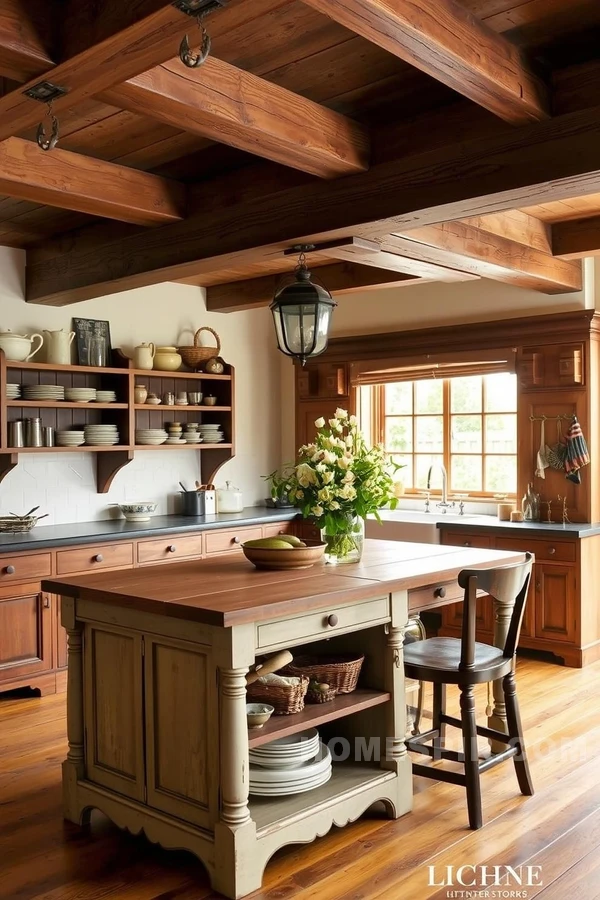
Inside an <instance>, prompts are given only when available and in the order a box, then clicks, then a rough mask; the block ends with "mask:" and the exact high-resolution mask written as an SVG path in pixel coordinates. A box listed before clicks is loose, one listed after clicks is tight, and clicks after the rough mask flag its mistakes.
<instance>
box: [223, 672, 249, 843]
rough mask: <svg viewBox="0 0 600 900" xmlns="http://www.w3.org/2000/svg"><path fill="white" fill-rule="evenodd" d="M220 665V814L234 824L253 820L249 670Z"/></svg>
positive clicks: (230, 824) (227, 823)
mask: <svg viewBox="0 0 600 900" xmlns="http://www.w3.org/2000/svg"><path fill="white" fill-rule="evenodd" d="M247 672H248V669H247V668H243V669H221V670H220V686H221V691H220V693H221V703H220V708H221V815H220V819H221V822H223V823H224V824H226V825H229V826H230V827H232V828H236V827H239V826H240V825H245V824H246V822H248V821H249V820H250V810H249V809H248V787H249V783H248V773H249V767H250V761H249V758H248V726H247V724H246V673H247Z"/></svg>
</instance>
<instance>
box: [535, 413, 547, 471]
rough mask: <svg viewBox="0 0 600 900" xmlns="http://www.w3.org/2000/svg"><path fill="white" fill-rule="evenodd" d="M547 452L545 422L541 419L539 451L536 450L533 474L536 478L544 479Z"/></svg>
mask: <svg viewBox="0 0 600 900" xmlns="http://www.w3.org/2000/svg"><path fill="white" fill-rule="evenodd" d="M549 451H550V448H549V447H548V446H547V445H546V420H545V419H542V425H541V428H540V449H539V450H538V454H537V458H536V461H535V474H536V475H537V477H538V478H545V477H546V473H545V472H544V469H547V468H548V466H549V465H550V463H549V461H548V453H549Z"/></svg>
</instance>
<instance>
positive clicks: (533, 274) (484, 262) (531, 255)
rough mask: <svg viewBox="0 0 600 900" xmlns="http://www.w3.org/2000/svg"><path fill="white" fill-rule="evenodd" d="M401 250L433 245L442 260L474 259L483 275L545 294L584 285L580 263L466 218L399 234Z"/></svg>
mask: <svg viewBox="0 0 600 900" xmlns="http://www.w3.org/2000/svg"><path fill="white" fill-rule="evenodd" d="M399 239H400V240H399V242H397V246H398V248H399V250H401V251H404V252H407V253H409V252H410V245H411V244H412V245H413V246H414V245H415V244H416V245H417V246H416V247H414V252H416V253H419V252H420V251H421V249H422V248H423V247H425V250H426V252H430V251H431V249H432V248H433V250H434V251H438V252H439V253H440V254H441V255H440V257H439V258H440V261H442V260H444V259H446V260H447V261H448V264H452V263H453V264H454V265H460V264H461V263H463V264H464V260H465V259H470V260H473V261H474V263H475V265H476V267H477V269H478V271H479V274H480V275H483V276H485V277H487V278H492V279H495V280H497V281H503V282H505V283H509V284H515V285H518V286H519V287H525V288H529V289H532V290H536V291H541V292H542V293H545V294H562V293H565V292H569V291H580V290H581V288H582V272H581V265H580V264H577V263H572V262H567V261H565V260H557V259H554V258H553V257H552V256H551V255H550V254H549V253H542V252H541V251H539V250H535V249H533V248H531V247H527V246H526V245H524V244H521V243H517V242H516V241H511V240H509V239H507V238H505V237H502V236H500V235H497V234H491V233H489V232H485V231H480V230H479V229H477V228H473V227H472V226H470V225H465V223H464V222H444V223H442V224H440V225H429V226H427V227H426V228H417V229H415V230H411V231H407V232H405V233H404V234H402V235H399Z"/></svg>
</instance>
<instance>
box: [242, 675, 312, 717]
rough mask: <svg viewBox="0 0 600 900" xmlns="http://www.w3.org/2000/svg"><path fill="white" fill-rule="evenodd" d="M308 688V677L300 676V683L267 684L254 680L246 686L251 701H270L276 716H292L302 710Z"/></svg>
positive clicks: (247, 695)
mask: <svg viewBox="0 0 600 900" xmlns="http://www.w3.org/2000/svg"><path fill="white" fill-rule="evenodd" d="M307 690H308V678H305V677H304V676H302V675H301V676H300V681H299V683H298V684H290V685H284V684H265V682H263V681H260V680H259V681H254V682H253V683H252V684H249V685H248V686H247V688H246V697H247V699H248V701H249V702H251V703H270V704H271V706H273V707H274V708H275V715H276V716H291V715H292V714H293V713H299V712H302V710H303V709H304V697H305V696H306V691H307Z"/></svg>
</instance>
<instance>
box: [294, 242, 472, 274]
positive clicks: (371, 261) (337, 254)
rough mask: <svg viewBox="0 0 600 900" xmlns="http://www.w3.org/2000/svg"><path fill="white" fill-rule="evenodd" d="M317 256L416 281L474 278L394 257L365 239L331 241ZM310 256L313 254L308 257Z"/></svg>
mask: <svg viewBox="0 0 600 900" xmlns="http://www.w3.org/2000/svg"><path fill="white" fill-rule="evenodd" d="M315 252H316V254H317V255H318V254H319V253H323V254H324V255H325V256H327V257H333V258H334V259H340V260H345V261H347V262H354V263H359V264H360V265H368V266H372V267H374V268H378V269H385V270H387V271H389V272H402V273H404V274H405V275H412V276H414V277H415V278H426V279H428V280H430V281H448V282H452V281H470V280H472V279H473V278H477V277H478V276H477V275H473V274H469V273H467V272H464V271H460V270H458V269H454V268H450V267H448V266H444V265H439V264H436V263H430V262H427V261H425V260H421V259H411V258H410V257H404V256H402V255H399V254H398V253H396V252H395V251H394V250H393V249H392V248H391V247H388V248H387V249H385V248H384V247H383V246H382V245H380V244H379V243H377V242H376V241H369V240H365V239H364V238H355V237H352V238H348V239H345V240H342V241H332V242H329V243H326V244H321V245H318V246H317V249H316V251H315ZM311 255H312V254H311Z"/></svg>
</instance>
